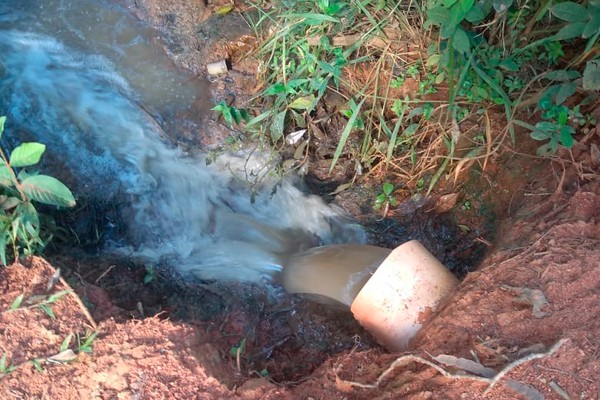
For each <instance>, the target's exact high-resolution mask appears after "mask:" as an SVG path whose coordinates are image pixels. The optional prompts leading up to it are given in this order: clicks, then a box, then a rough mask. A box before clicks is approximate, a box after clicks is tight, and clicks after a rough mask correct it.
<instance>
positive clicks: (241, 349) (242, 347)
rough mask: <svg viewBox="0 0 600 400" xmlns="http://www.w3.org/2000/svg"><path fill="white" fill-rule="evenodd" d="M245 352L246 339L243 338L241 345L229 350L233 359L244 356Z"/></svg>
mask: <svg viewBox="0 0 600 400" xmlns="http://www.w3.org/2000/svg"><path fill="white" fill-rule="evenodd" d="M245 350H246V338H243V339H242V340H240V343H239V344H237V345H235V346H231V349H229V355H230V356H232V357H237V355H238V354H243V353H244V351H245Z"/></svg>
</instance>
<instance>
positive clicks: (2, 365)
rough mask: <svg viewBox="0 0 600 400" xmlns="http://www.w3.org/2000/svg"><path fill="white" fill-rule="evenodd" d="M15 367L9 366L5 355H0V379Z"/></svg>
mask: <svg viewBox="0 0 600 400" xmlns="http://www.w3.org/2000/svg"><path fill="white" fill-rule="evenodd" d="M15 369H17V367H16V366H15V365H10V363H9V362H8V361H7V360H6V353H4V354H2V358H0V379H1V378H2V377H3V376H4V375H8V374H10V373H11V372H13V371H14V370H15Z"/></svg>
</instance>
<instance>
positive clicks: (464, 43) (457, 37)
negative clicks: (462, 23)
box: [452, 28, 471, 54]
mask: <svg viewBox="0 0 600 400" xmlns="http://www.w3.org/2000/svg"><path fill="white" fill-rule="evenodd" d="M452 47H454V49H455V50H456V51H458V52H459V53H462V54H468V53H469V52H470V50H471V43H470V42H469V36H467V32H465V31H464V29H462V28H458V29H457V30H456V32H455V33H454V37H453V38H452Z"/></svg>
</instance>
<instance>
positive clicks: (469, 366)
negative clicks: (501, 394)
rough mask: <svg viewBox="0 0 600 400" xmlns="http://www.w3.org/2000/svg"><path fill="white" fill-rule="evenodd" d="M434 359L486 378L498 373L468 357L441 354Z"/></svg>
mask: <svg viewBox="0 0 600 400" xmlns="http://www.w3.org/2000/svg"><path fill="white" fill-rule="evenodd" d="M433 359H434V360H435V361H437V362H439V363H440V364H444V365H446V366H449V367H457V368H459V369H462V370H463V371H466V372H470V373H472V374H476V375H479V376H483V377H485V378H492V377H494V376H495V375H496V370H494V369H492V368H488V367H485V366H483V365H482V364H480V363H478V362H475V361H471V360H469V359H466V358H458V357H455V356H451V355H447V354H440V355H439V356H436V357H433Z"/></svg>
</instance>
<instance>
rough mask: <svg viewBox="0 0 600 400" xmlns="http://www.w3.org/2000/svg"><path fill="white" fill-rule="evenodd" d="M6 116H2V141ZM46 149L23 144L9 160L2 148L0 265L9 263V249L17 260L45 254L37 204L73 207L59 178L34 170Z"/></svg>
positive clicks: (39, 145)
mask: <svg viewBox="0 0 600 400" xmlns="http://www.w3.org/2000/svg"><path fill="white" fill-rule="evenodd" d="M5 122H6V117H0V139H1V138H2V134H3V133H4V126H5ZM45 150H46V146H44V145H43V144H40V143H35V142H32V143H22V144H21V145H19V146H17V147H16V148H15V149H13V151H12V152H11V154H10V157H7V156H6V154H5V153H4V151H3V150H2V149H0V262H1V263H2V265H6V264H7V254H6V250H7V248H8V249H10V250H11V251H12V255H13V256H14V259H15V260H16V259H18V257H19V256H20V255H29V254H33V253H35V252H39V251H41V250H42V249H43V248H44V246H45V245H46V243H47V241H48V240H49V238H44V237H43V234H42V225H41V222H40V215H39V214H38V211H37V210H36V208H35V206H34V202H37V203H42V204H47V205H52V206H57V207H73V206H74V205H75V198H74V197H73V194H72V193H71V191H70V190H69V189H68V188H67V187H66V186H65V185H64V184H63V183H62V182H60V181H59V180H58V179H56V178H53V177H51V176H48V175H42V174H39V173H37V171H34V170H31V169H30V168H31V167H33V166H35V165H36V164H37V163H38V162H39V161H40V158H41V157H42V154H43V153H44V151H45Z"/></svg>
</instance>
